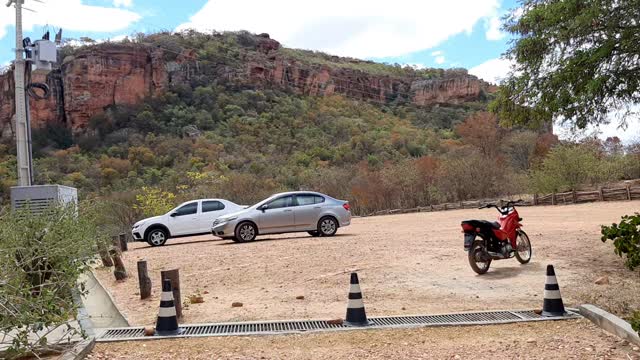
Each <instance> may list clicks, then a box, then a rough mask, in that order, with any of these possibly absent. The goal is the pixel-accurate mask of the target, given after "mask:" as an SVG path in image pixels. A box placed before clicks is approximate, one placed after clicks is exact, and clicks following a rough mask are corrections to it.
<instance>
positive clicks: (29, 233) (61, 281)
mask: <svg viewBox="0 0 640 360" xmlns="http://www.w3.org/2000/svg"><path fill="white" fill-rule="evenodd" d="M92 214H94V212H93V211H91V210H90V209H80V213H79V215H78V214H77V210H76V209H75V207H58V208H55V207H53V208H49V209H47V210H45V211H43V212H42V213H39V214H37V215H34V214H31V213H29V212H28V211H20V212H14V213H11V212H9V213H6V214H4V215H0V239H2V241H0V283H1V284H2V285H1V286H0V333H3V334H8V335H6V336H8V337H9V339H10V341H11V344H10V345H9V348H8V350H7V353H6V355H8V356H9V358H12V357H19V356H23V355H29V354H33V355H35V354H36V353H38V352H40V351H51V350H59V346H58V344H57V340H56V341H52V340H53V339H48V338H47V334H48V333H49V330H52V329H57V328H61V329H63V332H64V333H65V334H67V335H69V336H73V335H75V334H77V333H78V332H79V330H77V329H76V328H75V327H72V326H71V323H72V321H73V319H74V317H75V315H76V310H77V305H76V303H74V301H73V298H72V295H73V292H74V291H76V289H77V281H78V277H79V276H80V274H82V273H83V272H84V271H86V270H87V268H88V266H89V264H90V262H91V261H92V259H93V255H94V254H95V250H96V240H97V239H99V236H101V235H100V234H101V233H100V232H99V231H98V230H97V229H96V225H95V222H94V220H93V219H94V217H93V215H92ZM101 240H106V239H101ZM79 290H80V292H81V293H83V292H84V285H83V284H80V289H79ZM36 333H38V334H37V335H36ZM65 338H66V337H65Z"/></svg>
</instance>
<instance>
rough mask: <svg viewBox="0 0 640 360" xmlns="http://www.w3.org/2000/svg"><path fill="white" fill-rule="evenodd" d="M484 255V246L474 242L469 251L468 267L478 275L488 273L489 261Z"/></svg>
mask: <svg viewBox="0 0 640 360" xmlns="http://www.w3.org/2000/svg"><path fill="white" fill-rule="evenodd" d="M484 255H485V249H484V244H483V243H482V242H481V241H476V242H474V243H473V245H471V249H469V265H471V269H473V271H475V272H476V273H477V274H479V275H482V274H484V273H486V272H487V271H489V266H491V259H490V258H489V259H487V258H486V257H485V256H484Z"/></svg>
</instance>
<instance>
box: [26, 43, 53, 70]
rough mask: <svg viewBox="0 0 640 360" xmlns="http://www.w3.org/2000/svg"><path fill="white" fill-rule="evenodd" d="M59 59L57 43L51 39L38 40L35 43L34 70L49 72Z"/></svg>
mask: <svg viewBox="0 0 640 360" xmlns="http://www.w3.org/2000/svg"><path fill="white" fill-rule="evenodd" d="M57 61H58V53H57V49H56V43H54V42H53V41H50V40H36V42H35V43H34V44H33V66H32V69H33V70H32V72H34V73H36V74H45V75H46V74H48V73H49V72H50V71H51V67H52V65H53V64H54V63H55V62H57Z"/></svg>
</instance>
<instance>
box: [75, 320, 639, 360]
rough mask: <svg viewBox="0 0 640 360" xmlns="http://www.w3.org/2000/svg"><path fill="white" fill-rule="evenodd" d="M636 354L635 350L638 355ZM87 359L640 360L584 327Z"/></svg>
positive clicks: (431, 333) (373, 335) (244, 345)
mask: <svg viewBox="0 0 640 360" xmlns="http://www.w3.org/2000/svg"><path fill="white" fill-rule="evenodd" d="M634 348H635V350H634ZM87 358H88V359H95V360H97V359H314V360H316V359H320V360H321V359H626V360H636V359H640V352H638V349H637V347H634V346H633V345H629V344H627V343H625V342H623V341H620V340H618V339H617V338H616V337H614V336H612V335H610V334H608V333H605V332H604V331H602V330H600V329H599V328H597V327H595V326H594V325H592V324H591V323H590V322H589V321H587V320H572V321H559V322H540V323H526V324H510V325H493V326H482V327H464V328H459V327H448V328H420V329H407V330H364V331H348V332H333V333H329V332H325V333H316V334H302V335H286V336H284V335H283V336H260V337H207V338H197V339H195V338H191V339H176V340H152V341H142V342H140V341H137V342H124V343H99V344H97V345H96V347H95V349H94V351H93V353H92V354H90V355H89V356H88V357H87Z"/></svg>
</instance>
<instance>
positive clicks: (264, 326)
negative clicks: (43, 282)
mask: <svg viewBox="0 0 640 360" xmlns="http://www.w3.org/2000/svg"><path fill="white" fill-rule="evenodd" d="M581 317H582V316H581V315H580V314H579V313H578V312H577V310H574V309H567V314H566V315H565V316H555V317H543V316H541V315H538V314H537V313H536V312H534V311H533V310H524V311H484V312H469V313H460V314H442V315H424V316H386V317H372V318H369V323H370V325H369V326H365V327H354V326H349V325H346V324H335V323H331V322H328V321H324V320H296V321H266V322H235V323H219V324H194V325H182V326H180V329H181V330H182V332H181V334H180V335H177V336H145V335H144V328H143V327H127V328H112V329H104V330H102V331H100V333H99V334H96V335H97V336H96V342H111V341H130V340H153V339H169V338H184V337H203V336H234V335H235V336H237V335H276V334H291V333H301V332H317V331H339V330H356V329H385V328H409V327H430V326H470V325H492V324H507V323H516V322H531V321H549V320H569V319H577V318H581Z"/></svg>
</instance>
